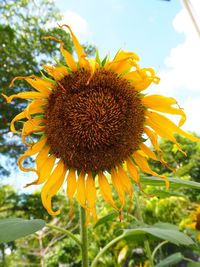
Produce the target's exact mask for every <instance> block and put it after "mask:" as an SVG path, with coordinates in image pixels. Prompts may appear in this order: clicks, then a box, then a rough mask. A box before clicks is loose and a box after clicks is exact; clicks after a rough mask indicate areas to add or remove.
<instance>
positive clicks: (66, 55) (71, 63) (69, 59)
mask: <svg viewBox="0 0 200 267" xmlns="http://www.w3.org/2000/svg"><path fill="white" fill-rule="evenodd" d="M44 39H52V40H54V41H56V42H59V43H60V51H61V53H62V55H63V56H64V58H65V61H66V64H67V66H69V68H70V69H71V70H72V71H76V70H77V65H76V62H75V60H74V58H73V57H72V55H71V54H70V53H69V52H68V51H67V50H65V49H64V47H63V41H62V40H59V39H57V38H55V37H54V36H45V37H44Z"/></svg>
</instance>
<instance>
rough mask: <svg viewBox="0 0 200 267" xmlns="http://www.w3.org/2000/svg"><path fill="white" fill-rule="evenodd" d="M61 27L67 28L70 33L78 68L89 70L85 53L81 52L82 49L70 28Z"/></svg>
mask: <svg viewBox="0 0 200 267" xmlns="http://www.w3.org/2000/svg"><path fill="white" fill-rule="evenodd" d="M61 27H67V28H68V29H69V31H70V33H71V36H72V41H73V43H74V47H75V50H76V53H77V56H78V61H79V64H80V66H81V67H83V68H86V69H89V64H88V61H87V59H86V54H85V52H84V50H83V47H82V46H81V45H80V43H79V41H78V39H77V38H76V36H75V35H74V33H73V31H72V30H71V28H70V26H69V25H66V24H64V25H61Z"/></svg>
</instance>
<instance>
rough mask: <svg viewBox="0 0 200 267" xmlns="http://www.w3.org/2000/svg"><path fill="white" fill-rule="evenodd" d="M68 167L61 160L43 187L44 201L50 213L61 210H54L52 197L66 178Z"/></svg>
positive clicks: (54, 213)
mask: <svg viewBox="0 0 200 267" xmlns="http://www.w3.org/2000/svg"><path fill="white" fill-rule="evenodd" d="M65 173H66V168H65V165H64V163H63V162H62V161H61V160H60V161H59V163H58V164H57V166H56V168H55V169H54V171H53V172H52V174H51V176H50V177H49V178H48V180H47V182H46V183H45V185H44V186H43V188H42V191H41V198H42V203H43V205H44V207H45V208H46V210H47V211H48V213H49V214H50V215H53V216H55V215H58V214H60V210H57V211H53V210H52V205H51V199H52V197H53V196H54V195H55V194H56V193H57V192H58V190H59V189H60V187H61V185H62V184H63V181H64V178H65Z"/></svg>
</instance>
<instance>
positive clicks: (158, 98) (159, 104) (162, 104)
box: [142, 95, 186, 126]
mask: <svg viewBox="0 0 200 267" xmlns="http://www.w3.org/2000/svg"><path fill="white" fill-rule="evenodd" d="M142 103H143V105H144V106H145V107H148V108H150V109H154V110H157V111H160V112H164V113H169V114H174V115H180V116H181V119H180V122H179V126H182V125H183V124H184V122H185V121H186V115H185V113H184V111H183V110H182V109H181V108H180V107H179V106H178V103H177V101H176V99H174V98H172V97H165V96H162V95H149V96H145V97H143V98H142ZM172 105H177V106H178V108H175V107H172Z"/></svg>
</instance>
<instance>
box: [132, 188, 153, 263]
mask: <svg viewBox="0 0 200 267" xmlns="http://www.w3.org/2000/svg"><path fill="white" fill-rule="evenodd" d="M135 206H136V212H137V217H138V220H139V221H140V222H141V223H143V224H144V220H143V217H142V212H141V208H140V203H139V195H138V192H137V188H136V190H135ZM144 247H145V250H146V253H147V257H148V259H149V264H150V265H149V266H150V267H154V263H153V258H152V253H151V248H150V245H149V241H148V240H145V241H144Z"/></svg>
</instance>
